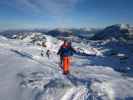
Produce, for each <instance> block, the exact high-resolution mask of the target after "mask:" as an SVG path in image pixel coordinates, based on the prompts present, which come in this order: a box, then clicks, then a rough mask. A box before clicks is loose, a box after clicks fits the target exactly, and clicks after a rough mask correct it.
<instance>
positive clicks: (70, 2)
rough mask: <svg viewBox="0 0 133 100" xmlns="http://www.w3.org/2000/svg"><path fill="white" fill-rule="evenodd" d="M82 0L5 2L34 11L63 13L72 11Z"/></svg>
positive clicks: (17, 7)
mask: <svg viewBox="0 0 133 100" xmlns="http://www.w3.org/2000/svg"><path fill="white" fill-rule="evenodd" d="M78 1H80V0H5V1H4V4H7V5H10V6H14V7H16V9H21V10H23V11H26V10H28V11H31V12H34V13H45V12H46V13H49V14H51V15H57V16H58V15H63V14H65V13H67V12H69V11H71V10H72V9H73V8H74V7H75V5H76V4H77V2H78Z"/></svg>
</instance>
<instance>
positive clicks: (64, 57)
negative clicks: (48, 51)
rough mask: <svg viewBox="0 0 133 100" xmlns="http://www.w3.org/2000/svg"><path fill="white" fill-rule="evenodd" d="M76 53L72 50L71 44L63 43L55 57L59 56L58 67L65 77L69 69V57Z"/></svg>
mask: <svg viewBox="0 0 133 100" xmlns="http://www.w3.org/2000/svg"><path fill="white" fill-rule="evenodd" d="M75 52H76V51H75V50H74V49H73V48H72V46H71V42H68V41H66V40H65V41H64V43H63V45H61V47H60V49H59V51H58V53H57V55H60V65H61V67H62V68H63V73H64V74H65V75H66V74H68V73H69V69H70V57H71V56H72V55H73V53H75Z"/></svg>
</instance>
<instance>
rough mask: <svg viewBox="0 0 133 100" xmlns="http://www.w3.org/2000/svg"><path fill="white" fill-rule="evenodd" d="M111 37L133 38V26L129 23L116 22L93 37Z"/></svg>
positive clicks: (97, 38) (98, 38)
mask: <svg viewBox="0 0 133 100" xmlns="http://www.w3.org/2000/svg"><path fill="white" fill-rule="evenodd" d="M111 38H115V39H125V40H133V27H131V26H130V25H129V24H116V25H112V26H108V27H106V28H105V29H103V30H102V31H99V32H98V33H97V34H95V35H94V36H93V37H92V39H94V40H103V39H111Z"/></svg>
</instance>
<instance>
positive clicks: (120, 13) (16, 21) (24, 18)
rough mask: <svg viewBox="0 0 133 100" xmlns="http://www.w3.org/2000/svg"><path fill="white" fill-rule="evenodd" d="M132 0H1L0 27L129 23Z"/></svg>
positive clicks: (55, 26) (3, 28)
mask: <svg viewBox="0 0 133 100" xmlns="http://www.w3.org/2000/svg"><path fill="white" fill-rule="evenodd" d="M132 4H133V1H132V0H4V1H0V12H1V13H0V22H1V23H0V30H5V29H34V28H58V27H59V28H60V27H61V28H83V27H86V28H91V27H94V28H101V27H105V26H108V25H112V24H121V23H125V24H131V25H132V24H133V21H132V18H133V13H132V11H133V6H132Z"/></svg>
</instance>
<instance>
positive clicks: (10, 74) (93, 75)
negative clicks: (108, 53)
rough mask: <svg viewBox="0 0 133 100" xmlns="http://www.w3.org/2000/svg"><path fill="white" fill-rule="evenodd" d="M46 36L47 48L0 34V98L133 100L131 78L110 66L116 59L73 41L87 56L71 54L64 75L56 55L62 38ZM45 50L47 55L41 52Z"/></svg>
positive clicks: (13, 99)
mask: <svg viewBox="0 0 133 100" xmlns="http://www.w3.org/2000/svg"><path fill="white" fill-rule="evenodd" d="M45 36H46V38H47V43H46V44H47V45H49V46H48V47H47V48H42V47H39V46H36V45H32V44H28V42H27V43H26V42H25V41H26V40H25V41H24V42H23V41H21V40H11V39H7V38H5V37H2V36H0V100H133V78H132V77H128V76H124V75H123V74H122V73H120V72H117V71H115V70H114V69H113V67H111V65H112V66H117V65H119V63H117V61H116V59H114V60H113V58H111V57H109V58H107V57H105V58H104V55H103V54H102V51H100V50H98V48H97V47H95V48H94V47H92V46H91V44H88V45H86V44H83V43H78V44H77V43H73V46H74V47H75V48H78V47H80V48H82V49H83V50H84V53H85V54H87V56H83V55H82V56H81V55H80V54H78V55H74V57H72V59H71V62H72V64H71V72H70V75H67V76H64V75H63V74H62V70H61V68H60V67H59V65H58V64H59V57H58V56H57V55H56V52H57V50H58V49H59V46H60V45H61V43H62V41H60V40H57V39H55V38H53V37H51V36H47V35H45ZM27 39H28V38H27ZM27 41H29V40H27ZM90 48H93V49H90ZM47 49H50V51H51V56H50V58H47V57H46V56H44V57H42V56H41V55H40V53H41V51H42V50H43V51H44V53H45V52H46V50H47ZM94 54H95V55H94ZM44 55H45V54H44ZM108 63H109V65H110V66H108Z"/></svg>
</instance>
